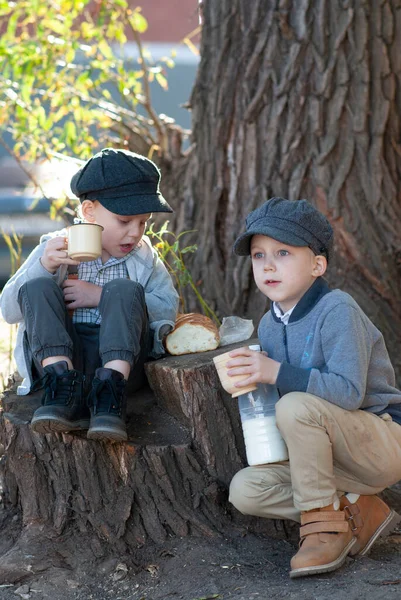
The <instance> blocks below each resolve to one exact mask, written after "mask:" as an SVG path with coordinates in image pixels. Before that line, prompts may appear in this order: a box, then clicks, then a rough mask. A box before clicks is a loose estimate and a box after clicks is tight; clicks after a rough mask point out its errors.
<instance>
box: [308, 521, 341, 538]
mask: <svg viewBox="0 0 401 600" xmlns="http://www.w3.org/2000/svg"><path fill="white" fill-rule="evenodd" d="M348 527H349V526H348V523H346V522H345V521H343V522H342V523H340V522H335V521H334V522H333V521H332V522H327V521H326V522H322V521H321V522H319V523H309V524H308V525H303V526H302V527H301V528H300V530H299V535H300V536H301V538H303V537H305V536H307V535H310V534H311V533H324V532H327V533H347V531H348Z"/></svg>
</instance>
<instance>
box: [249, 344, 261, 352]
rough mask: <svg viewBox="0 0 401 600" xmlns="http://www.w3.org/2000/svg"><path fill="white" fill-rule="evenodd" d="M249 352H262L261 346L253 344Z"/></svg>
mask: <svg viewBox="0 0 401 600" xmlns="http://www.w3.org/2000/svg"><path fill="white" fill-rule="evenodd" d="M248 347H249V350H256V352H260V350H261V348H260V346H259V344H251V346H248Z"/></svg>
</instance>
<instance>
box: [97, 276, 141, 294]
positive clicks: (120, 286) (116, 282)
mask: <svg viewBox="0 0 401 600" xmlns="http://www.w3.org/2000/svg"><path fill="white" fill-rule="evenodd" d="M103 291H104V293H105V294H113V295H114V294H121V295H123V296H128V295H135V296H137V297H139V298H142V297H143V298H144V297H145V295H144V290H143V286H142V285H141V284H140V283H138V282H137V281H132V280H131V279H112V280H111V281H108V282H107V283H105V285H104V286H103Z"/></svg>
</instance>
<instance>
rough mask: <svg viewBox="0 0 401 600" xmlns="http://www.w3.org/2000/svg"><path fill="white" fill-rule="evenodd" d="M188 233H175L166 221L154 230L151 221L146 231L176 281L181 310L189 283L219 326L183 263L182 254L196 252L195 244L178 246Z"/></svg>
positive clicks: (203, 308)
mask: <svg viewBox="0 0 401 600" xmlns="http://www.w3.org/2000/svg"><path fill="white" fill-rule="evenodd" d="M188 233H193V232H192V231H182V232H181V233H180V234H178V235H176V234H175V233H173V232H172V231H169V230H168V221H165V222H164V223H163V225H162V226H161V228H160V229H159V231H155V230H154V223H152V224H151V225H150V227H149V229H148V231H147V232H146V235H148V236H149V237H150V238H152V239H153V241H154V242H156V243H155V244H154V246H155V248H156V250H157V252H158V254H159V257H160V258H161V260H162V261H163V262H164V264H165V265H166V267H167V269H168V270H169V272H170V274H171V276H172V277H173V279H174V280H175V282H176V287H177V289H178V293H179V296H180V303H181V312H183V313H185V312H186V310H185V300H184V296H183V288H184V287H185V286H187V285H189V286H190V288H191V289H192V291H193V293H194V294H195V296H196V298H197V300H198V302H199V304H200V306H201V308H202V310H203V312H204V313H205V315H206V316H207V317H211V318H212V319H214V321H215V322H216V324H217V326H218V327H220V325H221V323H220V321H219V319H218V318H217V316H216V314H215V313H214V311H213V310H212V309H211V308H210V306H209V305H208V304H207V302H206V301H205V300H204V298H203V297H202V295H201V293H200V291H199V289H198V286H197V285H196V283H195V282H194V280H193V279H192V275H191V273H190V272H189V270H188V268H187V266H186V264H185V260H184V254H187V253H188V252H189V253H192V252H196V250H197V246H196V245H192V246H186V247H185V248H181V247H180V244H181V238H182V236H184V235H186V234H188Z"/></svg>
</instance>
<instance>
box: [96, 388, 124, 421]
mask: <svg viewBox="0 0 401 600" xmlns="http://www.w3.org/2000/svg"><path fill="white" fill-rule="evenodd" d="M123 391H124V383H123V382H122V383H120V382H118V383H116V382H115V381H113V380H112V379H104V380H101V379H94V380H93V384H92V389H91V391H90V393H89V396H88V404H89V406H90V407H92V408H93V412H94V414H97V413H98V412H100V411H102V412H108V413H111V412H113V413H115V414H117V415H121V398H122V395H123Z"/></svg>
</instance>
